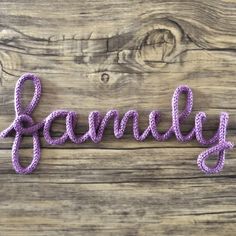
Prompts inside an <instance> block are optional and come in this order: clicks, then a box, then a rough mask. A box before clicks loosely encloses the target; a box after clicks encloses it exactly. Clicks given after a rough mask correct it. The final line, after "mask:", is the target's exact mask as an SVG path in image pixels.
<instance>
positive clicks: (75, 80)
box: [0, 0, 236, 236]
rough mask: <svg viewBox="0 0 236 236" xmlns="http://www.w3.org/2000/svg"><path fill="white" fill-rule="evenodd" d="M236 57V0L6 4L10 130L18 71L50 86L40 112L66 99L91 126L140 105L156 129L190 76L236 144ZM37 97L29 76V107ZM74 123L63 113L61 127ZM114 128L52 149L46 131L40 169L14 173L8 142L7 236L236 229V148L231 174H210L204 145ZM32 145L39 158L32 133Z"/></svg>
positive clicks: (212, 122)
mask: <svg viewBox="0 0 236 236" xmlns="http://www.w3.org/2000/svg"><path fill="white" fill-rule="evenodd" d="M235 56H236V1H235V0H224V1H223V0H222V1H219V0H217V1H213V0H209V1H203V0H198V1H180V0H173V1H169V0H166V1H164V0H162V1H161V0H157V1H151V0H147V1H134V0H131V1H123V0H119V1H115V0H111V1H106V0H103V1H76V0H67V1H62V0H57V1H55V0H53V1H45V0H41V1H29V0H24V1H23V0H20V1H14V0H11V1H9V0H8V1H1V3H0V130H2V129H4V128H5V127H7V126H8V125H9V124H10V122H11V121H12V120H13V119H14V116H15V114H14V101H13V93H14V86H15V83H16V81H17V79H18V78H19V76H20V75H22V74H23V73H25V72H32V73H35V74H37V75H38V76H40V78H41V80H42V84H43V94H42V97H41V102H40V104H39V106H38V107H37V109H36V111H35V112H34V115H33V117H34V119H35V121H40V120H42V119H43V118H44V117H46V116H47V115H48V114H49V113H50V112H51V111H53V110H55V109H64V108H66V109H70V110H74V111H76V112H77V113H79V133H83V132H84V131H85V130H86V129H87V121H86V120H87V116H88V113H89V112H90V111H92V110H99V111H101V112H102V113H104V114H105V112H106V111H107V110H109V109H112V108H116V109H119V110H120V112H121V113H124V112H126V111H127V110H128V109H136V110H138V111H139V113H140V127H141V128H142V129H144V128H145V127H146V125H147V121H148V114H149V112H150V111H151V110H156V109H158V110H160V111H162V114H163V116H162V121H161V123H160V129H161V130H165V129H166V128H167V127H169V125H170V122H171V117H170V112H171V107H170V99H171V96H172V94H173V91H174V89H175V88H176V87H177V86H179V85H180V84H187V85H189V86H190V87H191V88H192V89H193V92H194V111H193V113H194V114H196V112H197V111H200V110H202V111H205V112H206V113H207V114H208V122H207V123H206V125H205V127H204V129H205V132H206V135H210V134H212V133H213V132H214V130H215V129H216V128H217V124H218V119H219V113H220V112H221V111H227V112H228V113H229V114H230V123H229V134H228V139H229V140H231V141H233V142H235V141H236V138H235V137H236V136H235V134H236V133H235V125H236V100H235V95H236V89H235V87H236V86H235V85H236V82H235V76H236V69H235V68H236V67H235V66H236V57H235ZM31 96H32V84H30V83H27V85H26V87H25V90H24V97H23V100H24V103H25V104H26V103H27V101H29V100H30V99H31ZM182 105H183V104H182ZM194 114H192V116H191V118H190V119H189V120H188V121H187V122H185V124H184V125H183V127H182V129H183V130H188V129H189V128H191V127H192V125H193V117H194ZM63 130H64V121H63V120H58V121H57V122H56V125H55V126H54V127H53V134H54V135H55V136H57V135H59V134H60V133H61V132H62V131H63ZM105 133H106V136H105V138H104V141H103V142H101V143H99V144H93V143H92V142H86V143H85V144H82V145H74V144H71V143H67V144H66V145H64V146H59V147H51V146H49V145H48V144H46V143H45V141H44V139H43V138H41V143H42V160H41V162H40V166H39V168H38V169H37V171H36V172H35V173H34V174H32V175H28V176H20V175H17V174H15V173H14V171H13V170H12V167H11V160H10V156H11V150H10V149H11V145H12V138H8V139H5V140H1V143H0V156H1V158H0V183H1V188H0V203H1V204H0V235H3V236H8V235H14V236H26V235H35V236H42V235H47V236H51V235H52V236H53V235H83V236H87V235H102V236H106V235H116V236H136V235H138V236H143V235H148V236H149V235H150V236H153V235H209V236H210V235H212V236H213V235H214V236H215V235H224V236H231V235H232V236H233V235H235V232H236V220H235V219H236V218H235V217H236V197H235V196H236V188H235V176H236V172H235V166H236V161H235V157H236V155H235V151H234V150H232V151H230V152H227V160H226V164H225V168H224V170H223V171H222V172H221V173H220V174H218V175H214V176H206V175H204V174H202V173H201V172H200V171H199V169H198V168H197V165H196V158H197V155H198V154H199V153H200V152H201V151H203V150H204V148H203V147H200V146H199V145H198V144H197V142H194V141H193V142H191V143H186V144H185V143H184V144H182V143H178V142H177V141H175V140H174V139H173V140H170V141H168V142H163V143H159V142H155V141H154V140H152V139H151V138H150V139H148V140H147V141H145V142H141V143H139V142H136V141H134V140H133V139H132V137H131V129H130V128H129V129H128V130H127V133H126V135H125V137H124V138H123V139H121V140H116V139H115V138H114V137H113V135H112V128H111V126H109V127H108V129H107V130H106V132H105ZM21 154H22V159H23V163H27V162H29V160H30V156H31V155H32V140H31V138H30V137H26V138H25V139H24V142H23V144H22V150H21ZM211 162H212V163H213V162H214V158H213V160H212V161H211Z"/></svg>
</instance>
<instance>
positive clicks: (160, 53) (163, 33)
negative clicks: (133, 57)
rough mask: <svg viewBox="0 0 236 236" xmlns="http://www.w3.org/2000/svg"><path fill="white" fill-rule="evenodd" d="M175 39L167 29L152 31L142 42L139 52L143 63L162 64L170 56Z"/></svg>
mask: <svg viewBox="0 0 236 236" xmlns="http://www.w3.org/2000/svg"><path fill="white" fill-rule="evenodd" d="M175 45H176V39H175V36H174V35H173V33H172V32H171V31H170V30H169V29H154V30H152V31H150V32H148V33H147V35H146V36H145V38H144V39H143V40H142V43H141V45H140V48H139V51H140V56H141V58H142V60H143V61H144V62H145V63H148V64H149V63H163V62H165V61H166V60H165V59H166V58H167V57H168V56H170V55H171V53H172V52H173V50H174V48H175Z"/></svg>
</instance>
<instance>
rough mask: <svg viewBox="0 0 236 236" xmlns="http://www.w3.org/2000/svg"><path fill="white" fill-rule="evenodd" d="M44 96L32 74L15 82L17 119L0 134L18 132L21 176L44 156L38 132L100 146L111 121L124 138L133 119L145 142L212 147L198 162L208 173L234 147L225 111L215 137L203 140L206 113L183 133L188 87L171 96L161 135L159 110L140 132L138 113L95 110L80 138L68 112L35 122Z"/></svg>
mask: <svg viewBox="0 0 236 236" xmlns="http://www.w3.org/2000/svg"><path fill="white" fill-rule="evenodd" d="M26 80H31V81H32V82H33V84H34V95H33V98H32V100H31V102H30V103H29V104H28V105H27V106H26V108H23V107H22V102H21V96H22V90H23V85H24V83H25V81H26ZM181 94H186V97H187V99H186V104H185V108H184V109H183V111H182V112H179V110H178V109H179V97H180V95H181ZM40 96H41V82H40V80H39V78H38V77H37V76H35V75H34V74H31V73H27V74H24V75H22V76H21V77H20V78H19V80H18V81H17V83H16V87H15V100H14V101H15V114H16V117H15V119H14V121H13V122H12V124H11V125H10V126H9V127H8V128H7V129H5V130H4V131H2V132H1V133H0V137H1V138H5V137H7V136H9V135H10V134H11V133H12V132H14V133H15V139H14V142H13V145H12V165H13V168H14V170H15V171H16V172H17V173H19V174H29V173H32V172H33V171H34V170H35V169H36V167H37V165H38V163H39V161H40V156H41V149H40V140H39V130H40V129H43V135H44V138H45V140H46V141H47V142H48V143H49V144H51V145H62V144H64V143H65V142H66V141H67V140H71V141H72V142H74V143H76V144H80V143H83V142H85V141H86V140H88V139H91V140H92V141H93V142H95V143H98V142H100V141H101V140H102V138H103V135H104V131H105V129H106V127H107V124H108V122H109V121H110V120H113V122H114V125H113V128H114V136H115V137H116V138H118V139H119V138H122V136H123V135H124V133H125V130H126V126H127V123H128V121H129V120H130V119H131V120H132V128H133V137H134V139H136V140H137V141H144V140H145V139H146V138H147V137H148V136H150V135H151V136H152V137H153V138H154V139H155V140H157V141H165V140H168V139H170V138H171V137H172V136H175V137H176V139H177V140H178V141H181V142H186V141H190V140H192V139H194V138H196V140H197V141H198V142H199V143H200V144H202V145H204V146H211V147H210V148H208V149H207V150H206V151H204V152H202V153H201V154H200V155H199V156H198V159H197V164H198V166H199V168H200V169H201V170H202V171H203V172H205V173H207V174H213V173H217V172H219V171H221V170H222V168H223V166H224V161H225V150H227V149H231V148H233V144H232V143H231V142H229V141H226V133H227V125H228V119H229V116H228V114H227V113H226V112H222V113H221V114H220V121H219V128H218V130H217V131H216V133H215V134H214V135H213V137H211V138H209V139H205V138H204V137H203V134H202V132H203V123H204V122H205V121H206V114H205V113H204V112H199V113H197V114H196V116H195V126H194V127H193V128H192V129H191V130H190V131H189V132H188V133H187V134H185V135H184V134H182V132H181V130H180V125H181V124H182V123H183V122H184V121H185V120H186V119H187V118H188V117H189V115H190V114H191V112H192V107H193V94H192V90H191V89H190V88H189V87H188V86H186V85H181V86H179V87H178V88H177V89H176V90H175V92H174V94H173V97H172V125H171V126H170V128H169V129H168V130H167V131H166V132H165V133H160V132H158V130H157V125H158V123H159V121H160V118H161V113H160V112H159V111H151V112H150V114H149V124H148V127H147V128H146V129H145V130H144V131H143V132H142V133H141V132H140V129H139V114H138V112H137V111H135V110H129V111H128V112H126V113H125V114H124V115H123V117H122V118H121V119H120V116H119V112H118V111H117V110H110V111H108V112H107V113H106V114H105V116H102V115H101V114H100V113H99V112H98V111H92V112H91V113H90V114H89V116H88V124H89V128H88V131H87V132H86V133H84V134H83V135H81V136H77V135H76V134H75V127H76V122H77V114H76V113H75V112H74V111H69V110H56V111H53V112H52V113H51V114H50V115H48V116H47V117H46V118H45V119H44V120H43V121H42V122H39V123H35V122H34V121H33V119H32V117H31V115H32V112H33V111H34V110H35V108H36V106H37V105H38V103H39V99H40ZM59 117H60V118H64V119H65V121H66V130H65V132H64V133H63V134H62V135H61V136H60V137H57V138H55V137H52V136H51V134H50V130H51V126H52V123H53V121H54V120H55V119H56V118H59ZM24 135H32V138H33V158H32V161H31V163H30V164H29V165H28V166H27V167H23V166H22V165H21V164H20V156H19V150H20V145H21V141H22V137H23V136H24ZM215 154H218V160H217V163H216V165H215V166H214V167H208V166H207V164H206V160H207V159H208V158H209V157H210V156H211V155H215Z"/></svg>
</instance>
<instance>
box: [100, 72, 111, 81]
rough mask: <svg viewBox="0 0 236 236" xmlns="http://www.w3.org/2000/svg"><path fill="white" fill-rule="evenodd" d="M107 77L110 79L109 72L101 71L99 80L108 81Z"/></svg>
mask: <svg viewBox="0 0 236 236" xmlns="http://www.w3.org/2000/svg"><path fill="white" fill-rule="evenodd" d="M109 79H110V76H109V74H107V73H102V75H101V81H102V82H103V83H107V82H108V81H109Z"/></svg>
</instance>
